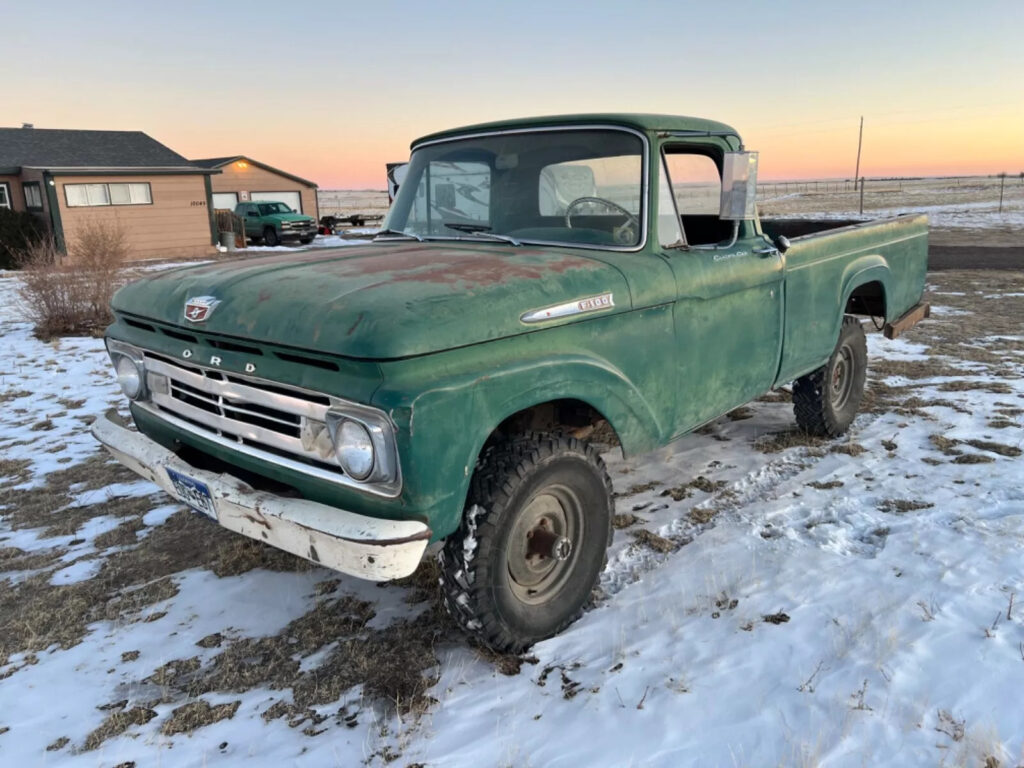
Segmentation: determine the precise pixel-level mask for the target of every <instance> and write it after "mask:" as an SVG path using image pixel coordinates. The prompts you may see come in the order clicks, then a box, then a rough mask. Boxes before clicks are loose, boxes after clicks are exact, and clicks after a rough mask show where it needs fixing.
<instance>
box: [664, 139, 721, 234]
mask: <svg viewBox="0 0 1024 768" xmlns="http://www.w3.org/2000/svg"><path fill="white" fill-rule="evenodd" d="M665 162H666V164H667V165H668V175H669V178H670V179H671V181H672V191H673V192H674V193H675V198H676V206H677V207H678V209H679V215H680V216H684V217H685V216H714V217H715V218H716V219H717V218H718V213H719V208H720V205H721V197H722V177H721V175H720V174H719V172H718V166H717V165H715V161H714V160H712V159H711V158H710V157H709V156H707V155H701V154H697V153H694V152H672V150H671V149H669V150H667V151H666V154H665ZM685 224H686V222H685V220H684V222H683V225H684V226H685Z"/></svg>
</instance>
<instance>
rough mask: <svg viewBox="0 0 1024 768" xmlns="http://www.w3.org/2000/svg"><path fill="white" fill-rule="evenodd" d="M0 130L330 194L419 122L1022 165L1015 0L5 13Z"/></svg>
mask: <svg viewBox="0 0 1024 768" xmlns="http://www.w3.org/2000/svg"><path fill="white" fill-rule="evenodd" d="M0 31H2V38H3V41H4V45H3V48H4V57H3V58H4V73H3V84H2V85H0V126H19V125H21V124H22V123H23V122H30V123H34V124H35V125H36V126H37V127H40V128H44V127H45V128H100V129H121V130H142V131H145V132H146V133H148V134H150V135H151V136H153V137H154V138H156V139H158V140H159V141H161V142H163V143H165V144H167V145H168V146H170V147H171V148H172V149H174V150H175V151H177V152H179V153H181V154H183V155H185V156H186V157H193V158H196V157H214V156H221V155H236V154H246V155H250V156H252V157H254V158H256V159H258V160H260V161H263V162H265V163H268V164H270V165H273V166H276V167H278V168H282V169H284V170H287V171H289V172H291V173H294V174H297V175H299V176H303V177H306V178H309V179H312V180H314V181H316V182H317V183H319V184H320V186H321V187H323V188H352V189H354V188H374V189H382V188H383V187H384V164H385V163H386V162H389V161H398V160H403V159H405V158H407V157H408V151H409V150H408V147H409V143H410V141H412V140H413V139H414V138H416V137H417V136H420V135H422V134H425V133H429V132H432V131H435V130H440V129H443V128H448V127H452V126H456V125H462V124H468V123H476V122H482V121H487V120H495V119H501V118H507V117H520V116H526V115H543V114H561V113H567V112H610V111H636V112H664V113H672V114H684V115H696V116H701V117H710V118H713V119H716V120H721V121H723V122H726V123H729V124H731V125H733V126H734V127H736V128H738V129H739V131H740V133H741V134H743V136H744V139H745V141H746V144H747V146H748V148H750V149H756V150H759V151H760V152H761V170H760V175H761V178H762V179H781V178H806V177H843V176H851V175H852V174H853V166H854V161H855V159H856V150H857V123H858V120H859V117H860V116H861V115H863V116H864V122H865V128H864V137H865V138H864V153H863V159H862V162H861V171H862V173H863V174H864V175H868V176H872V175H939V174H972V173H995V172H999V171H1007V172H1010V173H1013V174H1017V173H1020V172H1021V171H1024V2H1022V0H973V1H972V2H962V1H961V0H930V1H928V2H919V1H918V0H903V1H901V2H891V0H890V1H889V2H876V1H875V0H858V1H857V2H852V1H849V0H848V1H846V2H842V3H839V2H829V1H828V0H816V1H814V2H797V1H796V0H790V1H784V0H783V1H777V2H771V3H769V2H745V1H742V0H733V1H732V2H724V3H723V2H710V0H705V1H704V2H682V1H677V2H670V3H668V2H666V3H656V2H645V1H644V0H633V1H632V2H628V3H623V2H602V1H600V0H590V1H589V2H557V1H556V2H552V0H546V1H544V2H540V1H535V0H518V1H517V2H515V3H497V2H490V3H482V2H454V1H451V0H440V1H439V2H390V1H389V0H375V1H374V2H365V3H340V2H336V3H330V2H302V1H301V0H292V1H290V2H284V1H283V0H275V1H274V2H263V1H262V0H246V2H232V3H228V2H216V3H214V2H208V3H202V2H174V3H169V4H161V5H155V4H150V3H144V2H137V1H134V2H105V0H95V1H94V2H91V3H80V2H77V1H75V2H66V1H64V0H59V1H57V0H50V1H48V2H45V3H35V4H28V3H17V4H15V3H7V2H5V3H4V4H3V8H2V10H0Z"/></svg>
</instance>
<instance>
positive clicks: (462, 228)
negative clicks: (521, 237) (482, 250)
mask: <svg viewBox="0 0 1024 768" xmlns="http://www.w3.org/2000/svg"><path fill="white" fill-rule="evenodd" d="M444 225H445V226H446V227H448V229H454V230H455V231H456V232H466V233H467V234H470V235H480V236H481V237H490V238H493V239H495V240H501V241H502V242H504V243H512V245H522V243H520V242H519V241H518V240H516V239H515V238H514V237H512V236H511V235H499V234H498V233H497V232H491V228H490V227H489V226H487V225H486V224H467V223H464V222H461V221H446V222H444Z"/></svg>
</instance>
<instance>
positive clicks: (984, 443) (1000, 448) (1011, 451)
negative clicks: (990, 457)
mask: <svg viewBox="0 0 1024 768" xmlns="http://www.w3.org/2000/svg"><path fill="white" fill-rule="evenodd" d="M964 444H965V445H969V446H971V447H972V448H977V449H978V450H979V451H989V452H991V453H998V454H999V455H1000V456H1007V457H1010V458H1016V457H1017V456H1020V455H1021V449H1020V448H1018V447H1016V446H1014V445H1004V444H1003V443H996V442H993V441H992V440H964Z"/></svg>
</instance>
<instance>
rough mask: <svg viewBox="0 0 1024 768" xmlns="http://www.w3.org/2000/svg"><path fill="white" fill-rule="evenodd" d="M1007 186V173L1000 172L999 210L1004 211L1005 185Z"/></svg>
mask: <svg viewBox="0 0 1024 768" xmlns="http://www.w3.org/2000/svg"><path fill="white" fill-rule="evenodd" d="M1005 186H1006V174H1005V173H1000V174H999V212H1000V213H1002V212H1003V187H1005Z"/></svg>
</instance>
